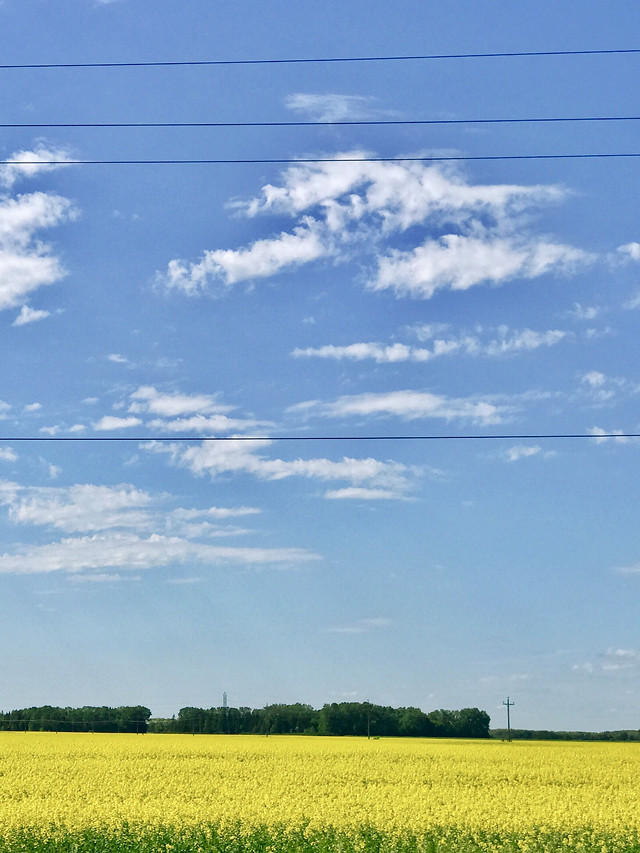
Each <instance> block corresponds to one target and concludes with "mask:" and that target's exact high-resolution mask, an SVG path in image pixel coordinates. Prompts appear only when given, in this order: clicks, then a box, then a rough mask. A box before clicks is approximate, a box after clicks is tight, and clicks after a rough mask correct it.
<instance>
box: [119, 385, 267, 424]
mask: <svg viewBox="0 0 640 853" xmlns="http://www.w3.org/2000/svg"><path fill="white" fill-rule="evenodd" d="M128 409H129V412H131V413H132V414H134V415H136V416H137V415H156V416H157V417H155V418H153V419H152V420H150V421H149V422H148V423H147V426H149V427H150V428H151V429H155V430H159V431H164V432H177V433H186V432H195V433H198V434H205V433H207V434H220V433H228V432H241V431H243V430H247V429H252V428H255V427H257V426H260V425H261V426H265V424H264V423H263V424H260V422H258V421H255V420H251V419H246V418H230V417H228V415H227V414H226V413H227V412H229V411H231V410H232V409H233V407H232V406H227V405H224V404H223V403H221V402H220V401H219V400H218V399H217V397H215V396H212V395H210V394H181V393H177V392H176V393H163V392H161V391H158V389H157V388H155V387H153V386H152V385H142V386H140V387H139V388H138V389H137V390H136V391H134V392H133V393H132V394H131V395H130V397H129V407H128Z"/></svg>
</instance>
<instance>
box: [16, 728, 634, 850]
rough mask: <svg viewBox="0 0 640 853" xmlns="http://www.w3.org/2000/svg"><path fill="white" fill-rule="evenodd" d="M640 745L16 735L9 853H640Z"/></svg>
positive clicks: (237, 737) (180, 736) (113, 735)
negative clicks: (380, 852)
mask: <svg viewBox="0 0 640 853" xmlns="http://www.w3.org/2000/svg"><path fill="white" fill-rule="evenodd" d="M639 771H640V750H639V749H638V745H637V744H619V743H618V744H613V743H559V742H544V743H543V742H537V743H535V742H513V743H500V742H497V741H486V742H485V741H463V740H455V741H454V740H427V739H393V740H392V739H388V740H385V739H381V740H375V739H373V740H366V739H356V738H320V737H315V738H312V737H293V736H280V737H278V736H271V737H268V738H266V737H260V736H242V735H235V736H224V735H220V736H219V735H205V736H195V737H193V736H190V735H148V734H147V735H141V736H136V735H116V734H107V735H104V734H102V735H101V734H63V733H60V734H55V733H40V732H27V733H13V732H3V733H0V851H11V853H17V851H27V850H33V851H36V850H46V851H50V852H51V853H55V851H67V850H68V851H72V850H73V851H76V853H80V851H84V850H87V851H89V850H91V851H98V850H100V851H104V853H107V851H113V853H116V851H129V850H131V851H136V853H152V851H153V852H154V853H156V851H162V853H182V851H184V853H186V851H197V853H208V851H214V850H220V851H223V850H225V851H242V850H249V851H258V850H269V851H273V853H277V851H280V850H283V851H285V850H286V851H294V850H317V851H333V850H341V851H357V850H369V851H375V850H384V851H386V850H389V851H409V850H416V851H417V850H428V851H454V850H455V851H459V850H468V851H471V850H474V851H475V850H477V851H507V850H513V851H516V850H525V851H526V850H529V851H533V850H558V851H560V850H562V851H574V850H575V851H600V853H607V851H629V850H636V851H638V850H640V807H639V805H638V804H639V802H640V772H639Z"/></svg>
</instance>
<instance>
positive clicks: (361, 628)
mask: <svg viewBox="0 0 640 853" xmlns="http://www.w3.org/2000/svg"><path fill="white" fill-rule="evenodd" d="M392 624H393V623H392V621H391V619H387V618H381V617H374V618H370V619H358V620H357V621H356V622H355V623H352V624H351V625H337V626H333V627H331V628H326V629H325V631H326V633H328V634H366V633H368V632H370V631H372V630H375V629H376V628H388V627H389V626H390V625H392Z"/></svg>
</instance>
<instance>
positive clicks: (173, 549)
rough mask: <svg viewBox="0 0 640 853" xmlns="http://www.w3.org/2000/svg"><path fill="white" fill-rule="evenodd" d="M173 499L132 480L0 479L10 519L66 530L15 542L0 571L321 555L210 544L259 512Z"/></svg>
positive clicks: (283, 561) (285, 561) (299, 559)
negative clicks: (25, 482)
mask: <svg viewBox="0 0 640 853" xmlns="http://www.w3.org/2000/svg"><path fill="white" fill-rule="evenodd" d="M171 502H172V499H171V497H170V496H169V495H152V494H150V493H148V492H144V491H142V490H140V489H137V488H136V487H135V486H132V485H130V484H122V485H119V486H114V487H110V486H100V485H95V484H82V485H75V486H70V487H32V486H31V487H29V486H22V485H20V484H18V483H13V482H9V481H0V504H2V505H4V506H5V507H6V508H7V513H8V520H9V521H10V522H12V523H13V524H14V525H16V526H17V527H32V528H33V527H36V528H43V529H45V530H46V529H49V530H55V531H60V532H62V533H64V534H66V535H65V537H64V538H62V539H58V540H55V541H52V542H48V543H46V544H43V545H33V544H31V543H29V544H18V545H16V546H14V548H13V549H12V550H11V552H8V553H5V554H2V555H0V573H12V574H33V573H43V572H44V573H46V572H65V573H80V572H83V573H89V575H88V576H89V577H90V578H91V579H93V580H100V577H99V575H100V573H101V572H102V571H103V570H104V569H120V570H126V571H127V572H131V571H135V570H139V569H150V568H154V567H162V566H169V565H173V564H183V563H186V562H188V563H193V562H198V563H206V564H208V565H218V564H223V563H238V564H243V565H247V566H251V565H254V566H255V565H278V566H289V565H297V564H301V563H306V562H309V561H313V560H317V559H319V557H318V555H316V554H314V553H312V552H310V551H306V550H303V549H299V548H260V547H243V546H220V545H213V544H211V541H210V540H212V539H215V538H219V537H220V536H240V535H243V534H244V533H246V532H247V531H244V530H242V529H239V528H236V527H234V526H233V525H229V524H228V522H229V521H230V520H233V519H235V518H238V517H248V516H251V515H255V514H257V513H259V510H258V509H256V508H254V507H247V506H240V507H205V508H202V509H198V508H183V507H178V508H174V509H172V508H170V507H167V504H170V503H171ZM96 573H98V576H96ZM108 579H111V580H113V579H114V577H113V575H109V577H108Z"/></svg>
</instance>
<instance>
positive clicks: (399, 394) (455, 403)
mask: <svg viewBox="0 0 640 853" xmlns="http://www.w3.org/2000/svg"><path fill="white" fill-rule="evenodd" d="M289 411H290V412H297V413H300V414H307V415H308V414H314V415H320V416H321V417H332V418H343V417H353V416H361V417H362V416H371V415H374V416H375V415H392V416H395V417H400V418H403V419H405V420H415V419H418V418H442V419H444V420H457V419H462V420H470V421H473V422H475V423H481V424H484V425H487V424H497V423H501V421H502V420H503V414H504V413H505V411H506V409H505V407H499V406H496V405H495V404H494V403H490V402H487V401H484V400H477V399H474V398H472V399H464V398H462V399H456V398H452V397H442V396H439V395H437V394H431V393H429V392H426V391H390V392H387V393H380V394H356V395H353V396H345V397H339V398H338V399H337V400H336V401H334V402H332V403H324V402H321V401H319V400H310V401H307V402H304V403H298V404H297V405H295V406H292V407H291V408H290V409H289Z"/></svg>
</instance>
